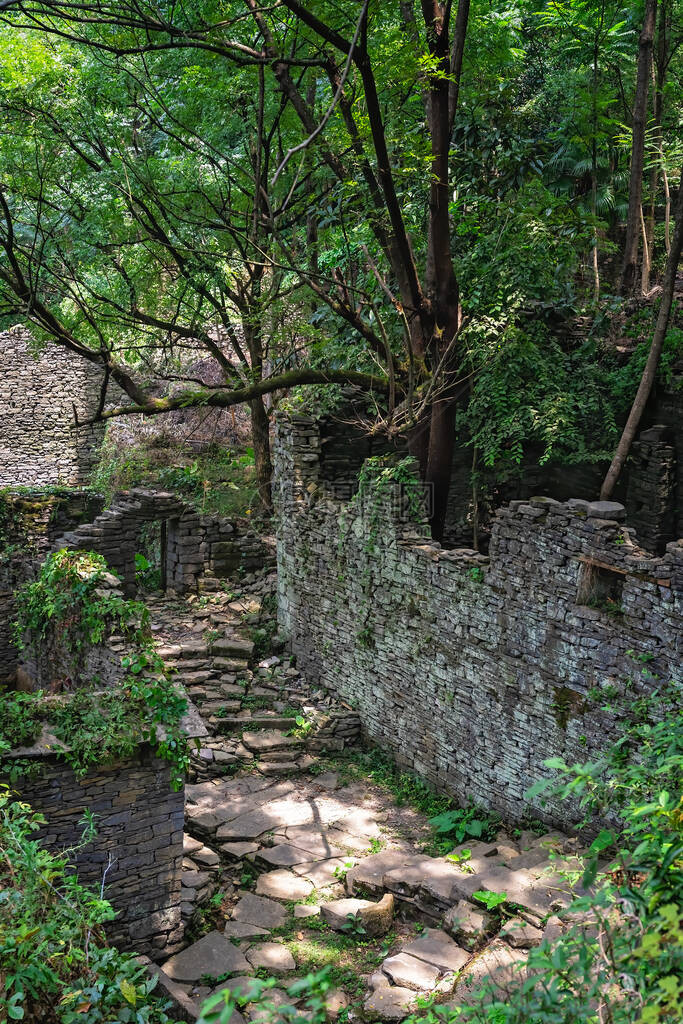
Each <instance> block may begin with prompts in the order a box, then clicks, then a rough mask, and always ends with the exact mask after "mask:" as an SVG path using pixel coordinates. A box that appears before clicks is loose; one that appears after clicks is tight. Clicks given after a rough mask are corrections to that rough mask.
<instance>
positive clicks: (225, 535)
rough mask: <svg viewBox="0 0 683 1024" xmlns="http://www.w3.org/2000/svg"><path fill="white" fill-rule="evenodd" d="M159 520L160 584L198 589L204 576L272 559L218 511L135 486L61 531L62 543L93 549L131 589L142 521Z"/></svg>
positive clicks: (244, 568)
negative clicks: (200, 508)
mask: <svg viewBox="0 0 683 1024" xmlns="http://www.w3.org/2000/svg"><path fill="white" fill-rule="evenodd" d="M151 522H161V523H162V527H163V532H162V553H165V555H164V554H162V559H163V564H162V587H163V588H164V589H166V588H169V589H170V590H173V591H175V592H176V593H178V594H185V593H196V592H197V591H198V590H199V587H200V583H201V582H204V581H205V580H206V579H222V578H224V577H226V576H229V575H231V574H232V573H234V572H235V571H236V570H242V571H245V572H250V571H253V570H254V569H260V568H263V567H264V566H266V565H269V564H274V562H275V553H274V551H273V550H272V548H269V547H268V545H267V543H265V542H264V540H263V539H262V538H260V537H259V536H258V535H257V534H256V533H254V532H253V531H252V530H250V529H245V528H244V527H243V526H241V525H240V524H238V523H234V522H232V521H231V520H229V519H223V518H219V517H218V516H211V515H202V514H201V513H199V512H197V511H195V509H193V508H192V507H191V506H190V505H187V504H186V503H185V502H184V501H182V500H181V499H180V498H178V497H177V495H175V494H171V493H167V492H165V491H148V490H145V489H143V488H134V489H132V490H130V491H124V492H122V493H121V494H119V495H117V496H116V497H115V499H114V501H113V502H112V504H111V506H110V507H109V508H108V509H106V510H105V511H104V512H103V513H102V514H101V515H99V516H98V517H97V518H96V519H95V520H94V521H93V522H91V523H86V524H83V525H82V526H79V527H78V528H77V529H75V530H71V531H69V532H67V533H65V534H64V535H63V536H62V537H60V538H59V539H58V540H57V541H56V546H57V547H60V548H67V547H68V548H73V549H75V550H83V551H97V552H98V553H99V554H101V555H103V557H104V558H105V559H106V561H107V564H108V565H109V566H110V567H111V568H112V569H113V570H114V571H115V572H116V573H118V574H119V575H120V576H121V579H122V580H123V589H124V592H125V593H126V594H127V595H128V596H130V595H131V594H134V593H135V590H136V583H135V553H136V551H137V550H138V542H139V538H140V531H141V529H142V527H143V526H144V525H145V524H146V523H151Z"/></svg>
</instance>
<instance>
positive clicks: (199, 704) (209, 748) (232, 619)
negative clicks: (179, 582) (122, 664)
mask: <svg viewBox="0 0 683 1024" xmlns="http://www.w3.org/2000/svg"><path fill="white" fill-rule="evenodd" d="M149 606H150V611H151V613H152V619H153V628H154V630H155V632H156V634H157V636H158V638H159V641H160V642H159V643H158V646H157V650H158V652H159V654H160V655H161V656H162V657H163V659H164V662H165V664H166V666H167V668H168V669H169V670H170V671H171V672H172V674H173V676H174V678H175V679H176V681H177V682H178V683H179V684H180V685H181V686H182V687H183V688H184V690H185V692H186V694H187V696H188V698H189V700H190V701H191V703H192V705H194V707H195V708H196V710H197V712H198V713H199V715H200V716H201V719H202V721H203V723H204V726H205V733H206V734H205V736H204V738H203V739H202V742H201V747H200V749H199V750H198V751H195V752H194V753H193V755H192V760H191V769H190V776H189V778H190V781H191V782H197V781H202V780H206V779H211V778H220V777H222V776H225V775H228V774H234V773H236V772H238V771H240V770H249V771H253V772H257V773H259V774H261V775H265V776H288V775H294V774H296V773H297V772H300V771H305V770H306V769H308V768H310V766H311V765H312V763H313V758H314V755H316V754H319V753H322V752H340V751H342V750H343V749H344V748H345V747H347V746H349V745H352V744H354V743H356V742H357V741H358V739H359V736H360V719H359V717H358V715H357V714H356V713H355V712H354V711H353V709H352V708H350V707H349V706H348V705H345V704H343V703H341V702H339V701H335V700H333V699H332V698H330V697H329V696H328V695H326V694H324V693H323V692H322V691H318V692H314V693H311V691H310V689H309V688H308V687H307V686H306V684H305V681H304V680H303V679H302V677H301V675H300V673H299V672H298V671H297V669H295V668H292V667H291V666H287V665H285V664H284V663H283V662H282V661H281V659H280V658H279V657H277V656H271V657H269V658H265V659H263V660H262V661H261V662H260V663H259V664H258V665H254V663H253V660H254V641H253V639H252V638H251V629H250V627H253V626H255V624H256V623H258V622H259V621H261V618H260V616H261V612H262V601H261V599H260V597H259V596H255V595H248V594H245V595H243V596H242V597H241V598H240V599H237V600H231V599H230V595H229V594H226V593H225V592H224V591H220V592H216V593H214V594H211V595H210V596H207V595H204V596H202V597H201V598H190V599H189V600H185V601H183V600H179V599H176V600H168V599H153V600H152V601H150V602H149ZM155 620H156V621H155Z"/></svg>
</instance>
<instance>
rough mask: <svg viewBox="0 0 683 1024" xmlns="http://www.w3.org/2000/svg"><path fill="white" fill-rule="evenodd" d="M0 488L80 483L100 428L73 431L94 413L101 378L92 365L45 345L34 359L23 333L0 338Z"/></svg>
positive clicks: (8, 333) (16, 331) (95, 448)
mask: <svg viewBox="0 0 683 1024" xmlns="http://www.w3.org/2000/svg"><path fill="white" fill-rule="evenodd" d="M0 368H1V369H2V373H0V487H13V486H16V485H18V484H22V485H36V484H77V483H83V482H84V481H85V480H86V479H87V477H88V475H89V473H90V471H91V470H92V468H93V466H94V463H95V461H96V458H97V453H98V450H99V447H100V445H101V443H102V438H103V427H102V426H101V425H98V426H94V427H83V428H81V429H79V430H74V429H73V422H74V413H73V410H74V406H75V408H76V409H77V411H78V415H79V419H84V418H86V417H87V416H88V414H91V413H92V412H94V411H95V409H96V408H97V404H98V401H99V394H100V387H101V382H102V378H101V374H100V373H98V370H97V368H96V367H95V366H94V365H92V364H91V363H88V362H86V361H85V360H82V359H79V358H78V357H76V356H74V355H71V354H69V353H67V352H66V351H65V350H64V349H62V348H60V347H59V346H58V345H54V344H47V345H45V347H44V348H42V349H41V350H40V351H38V352H37V354H34V343H32V341H31V336H30V334H29V333H28V332H27V331H24V330H20V329H17V328H15V329H13V330H11V331H6V332H4V333H0Z"/></svg>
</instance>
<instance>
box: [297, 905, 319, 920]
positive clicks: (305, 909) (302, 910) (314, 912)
mask: <svg viewBox="0 0 683 1024" xmlns="http://www.w3.org/2000/svg"><path fill="white" fill-rule="evenodd" d="M294 917H299V918H306V917H320V907H318V906H316V905H315V904H312V903H299V904H298V906H296V907H294Z"/></svg>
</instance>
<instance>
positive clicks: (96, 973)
mask: <svg viewBox="0 0 683 1024" xmlns="http://www.w3.org/2000/svg"><path fill="white" fill-rule="evenodd" d="M42 824H44V819H43V818H41V817H40V816H39V815H37V814H35V813H33V812H32V811H31V808H30V807H29V806H28V805H27V804H25V803H21V802H19V801H17V800H13V799H12V794H11V793H10V792H9V790H8V789H7V787H5V786H0V849H2V851H3V854H4V856H3V857H0V950H1V951H2V956H1V958H0V1013H2V1012H3V1010H4V1013H5V1014H6V1017H3V1018H2V1019H7V1020H10V1021H24V1022H25V1024H113V1022H116V1024H170V1018H169V1017H168V1015H167V1014H166V1012H165V1011H166V1009H168V1007H169V1004H168V1003H167V1002H164V1001H163V1000H162V999H161V998H160V997H158V996H157V994H156V993H155V991H154V988H155V985H156V979H151V978H149V977H148V976H147V975H146V972H145V968H144V967H143V966H142V965H141V964H140V963H139V962H138V961H137V960H136V958H135V956H134V955H133V954H126V953H120V952H119V951H118V950H116V949H112V948H109V947H107V945H106V942H105V939H104V934H103V931H102V925H103V924H104V923H105V922H106V921H111V920H112V919H113V917H114V912H113V910H112V908H111V906H110V904H109V903H108V902H107V901H106V900H104V899H102V897H101V896H100V895H99V894H98V893H96V892H94V891H92V890H90V889H88V888H86V887H85V886H82V885H81V884H80V883H79V882H78V880H77V878H76V875H75V874H74V873H73V871H72V870H71V869H70V868H69V860H70V857H71V856H72V855H73V853H74V850H66V851H64V852H63V853H60V854H51V853H49V852H48V851H47V850H45V849H44V848H43V846H42V845H41V844H40V842H38V841H36V839H35V838H33V833H34V832H35V831H36V830H37V829H38V828H39V827H40V826H41V825H42ZM89 838H91V835H90V832H89V830H88V828H87V826H86V829H85V831H84V836H83V841H84V842H86V841H87V840H88V839H89Z"/></svg>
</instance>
